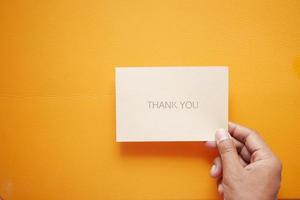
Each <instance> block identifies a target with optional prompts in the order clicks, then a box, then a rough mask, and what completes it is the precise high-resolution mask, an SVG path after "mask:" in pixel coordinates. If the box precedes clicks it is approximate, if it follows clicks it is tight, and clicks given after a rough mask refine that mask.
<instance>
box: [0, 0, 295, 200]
mask: <svg viewBox="0 0 300 200" xmlns="http://www.w3.org/2000/svg"><path fill="white" fill-rule="evenodd" d="M0 22H1V26H0V29H1V30H0V41H1V45H0V194H1V195H2V196H3V197H4V199H43V200H47V199H49V200H50V199H51V200H52V199H133V200H134V199H209V198H217V193H216V187H215V182H214V181H213V180H212V179H211V178H210V177H209V169H210V166H211V161H212V159H213V157H214V156H215V155H216V152H211V151H209V150H207V149H205V148H204V147H203V146H202V144H200V143H141V144H139V143H131V144H117V143H116V142H115V110H114V67H115V66H118V65H122V66H155V65H160V66H164V65H228V66H229V70H230V105H229V106H230V116H229V117H230V120H231V121H236V122H238V123H242V124H245V125H247V126H250V127H252V128H254V129H257V130H258V131H259V132H261V134H262V135H263V137H264V138H265V140H266V141H267V143H268V144H269V145H270V146H271V148H272V149H273V150H274V151H275V152H276V153H277V154H278V155H279V157H280V158H281V159H282V161H283V164H284V171H283V182H282V189H281V191H280V196H281V197H282V198H296V197H298V198H300V182H299V179H300V156H299V154H300V136H299V133H300V132H299V129H300V101H299V99H300V1H298V0H294V1H274V0H272V1H261V0H257V1H253V0H248V1H215V0H213V1H199V0H182V1H178V0H149V1H146V0H137V1H133V0H128V1H126V0H119V1H116V0H114V1H113V0H110V1H109V0H107V1H103V0H95V1H90V0H85V1H68V0H51V1H50V0H49V1H33V0H32V1H30V0H28V1H25V0H24V1H1V3H0Z"/></svg>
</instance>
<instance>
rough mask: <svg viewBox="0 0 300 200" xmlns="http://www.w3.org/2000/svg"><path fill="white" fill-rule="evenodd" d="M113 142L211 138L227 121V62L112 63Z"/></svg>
mask: <svg viewBox="0 0 300 200" xmlns="http://www.w3.org/2000/svg"><path fill="white" fill-rule="evenodd" d="M115 76H116V77H115V78H116V83H115V84H116V132H117V137H116V139H117V142H136V141H141V142H142V141H145V142H146V141H214V140H215V138H214V134H215V132H216V130H217V129H219V128H223V129H225V130H227V126H228V70H227V67H117V68H116V69H115Z"/></svg>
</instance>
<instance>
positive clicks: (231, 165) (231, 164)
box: [215, 129, 242, 172]
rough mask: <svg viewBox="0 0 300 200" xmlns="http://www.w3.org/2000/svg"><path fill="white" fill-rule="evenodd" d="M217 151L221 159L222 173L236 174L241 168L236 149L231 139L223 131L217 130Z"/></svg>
mask: <svg viewBox="0 0 300 200" xmlns="http://www.w3.org/2000/svg"><path fill="white" fill-rule="evenodd" d="M215 138H216V143H217V146H218V150H219V153H220V156H221V159H222V166H223V170H224V172H226V171H232V172H236V170H237V169H238V168H241V167H242V166H241V164H240V162H239V157H238V153H237V150H236V147H235V145H234V143H233V141H232V139H231V136H230V135H229V133H228V132H227V131H225V130H224V129H219V130H217V132H216V135H215Z"/></svg>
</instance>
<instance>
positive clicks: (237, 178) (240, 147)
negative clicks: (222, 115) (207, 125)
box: [206, 123, 282, 200]
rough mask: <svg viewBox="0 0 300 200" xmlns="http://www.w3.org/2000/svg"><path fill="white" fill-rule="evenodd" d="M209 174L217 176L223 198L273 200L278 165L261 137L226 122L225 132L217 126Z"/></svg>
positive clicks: (210, 144)
mask: <svg viewBox="0 0 300 200" xmlns="http://www.w3.org/2000/svg"><path fill="white" fill-rule="evenodd" d="M215 137H216V142H206V146H209V147H217V148H218V150H219V153H220V157H217V158H215V160H214V164H213V166H212V168H211V176H212V177H214V178H216V179H217V183H218V192H219V193H220V194H221V195H223V196H224V199H226V200H236V199H238V200H248V199H251V200H252V199H255V200H274V199H277V193H278V191H279V187H280V181H281V169H282V165H281V162H280V160H279V159H278V158H277V157H276V156H275V155H274V154H273V152H272V151H271V150H270V149H269V147H268V146H267V145H266V143H265V142H264V141H263V140H262V138H261V137H260V136H259V135H258V134H257V133H255V132H254V131H253V130H250V129H248V128H246V127H243V126H240V125H237V124H234V123H229V133H228V132H225V131H224V130H223V129H220V130H218V131H217V132H216V135H215Z"/></svg>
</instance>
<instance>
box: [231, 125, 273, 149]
mask: <svg viewBox="0 0 300 200" xmlns="http://www.w3.org/2000/svg"><path fill="white" fill-rule="evenodd" d="M228 129H229V133H230V135H231V136H232V137H234V138H235V139H237V140H238V141H240V142H241V143H243V144H245V146H246V147H247V150H248V151H249V153H250V154H253V153H254V152H255V151H258V150H268V147H267V145H266V143H265V142H264V141H263V139H262V138H261V137H260V136H259V135H258V134H257V133H256V132H255V131H253V130H251V129H249V128H246V127H244V126H241V125H238V124H235V123H232V122H229V127H228Z"/></svg>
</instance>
